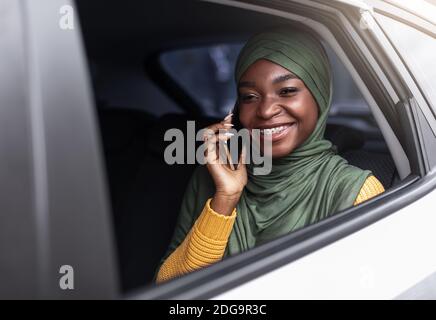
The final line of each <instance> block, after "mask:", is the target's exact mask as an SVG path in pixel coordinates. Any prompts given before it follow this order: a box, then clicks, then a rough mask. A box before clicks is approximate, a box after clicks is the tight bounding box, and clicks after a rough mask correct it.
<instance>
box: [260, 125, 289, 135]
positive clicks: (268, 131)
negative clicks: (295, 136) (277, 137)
mask: <svg viewBox="0 0 436 320" xmlns="http://www.w3.org/2000/svg"><path fill="white" fill-rule="evenodd" d="M286 128H287V126H280V127H275V128H269V129H260V133H261V134H266V135H271V134H275V133H279V132H282V131H283V130H285V129H286Z"/></svg>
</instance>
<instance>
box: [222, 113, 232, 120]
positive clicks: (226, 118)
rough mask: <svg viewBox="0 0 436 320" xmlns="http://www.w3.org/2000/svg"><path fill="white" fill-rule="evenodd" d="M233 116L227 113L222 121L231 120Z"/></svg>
mask: <svg viewBox="0 0 436 320" xmlns="http://www.w3.org/2000/svg"><path fill="white" fill-rule="evenodd" d="M232 116H233V113H229V114H228V115H227V116H226V117H225V118H224V120H228V119H229V118H231V117H232Z"/></svg>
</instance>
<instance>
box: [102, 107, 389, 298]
mask: <svg viewBox="0 0 436 320" xmlns="http://www.w3.org/2000/svg"><path fill="white" fill-rule="evenodd" d="M99 116H100V123H101V130H102V138H103V145H104V149H105V157H106V163H107V175H108V180H109V186H110V190H111V198H112V210H113V215H114V223H115V233H116V242H117V248H118V255H119V265H120V272H121V284H122V288H123V290H130V289H133V288H136V287H139V286H142V285H144V284H147V283H149V282H150V281H151V280H152V278H153V275H154V272H155V270H156V267H157V265H158V263H159V261H160V259H161V257H162V256H163V255H164V254H165V252H166V249H167V247H168V245H169V242H170V240H171V237H172V234H173V230H174V228H175V224H176V221H177V216H178V213H179V208H180V205H181V202H182V199H183V194H184V190H185V187H186V185H187V183H188V181H189V178H190V177H191V174H192V172H193V170H194V169H195V165H193V164H182V165H172V166H171V165H167V164H166V163H165V161H164V156H163V155H164V151H165V148H166V146H167V145H168V144H169V143H171V142H166V141H164V138H163V137H164V134H165V132H166V130H168V129H170V128H178V129H180V130H182V131H183V132H185V133H186V122H187V121H188V120H194V119H190V118H189V117H188V116H186V115H183V114H167V115H164V116H162V117H161V118H159V119H157V120H156V121H153V120H154V119H153V118H152V117H150V116H147V115H144V114H142V115H141V114H139V112H136V111H134V112H132V111H127V110H100V112H99ZM195 121H196V122H195V125H196V130H199V129H201V128H204V127H206V126H208V125H209V124H212V123H215V122H218V121H220V120H219V119H216V118H212V117H202V118H200V119H198V118H197V119H195ZM326 137H327V138H328V139H330V140H331V141H332V142H333V143H334V144H335V145H336V146H337V150H338V152H339V154H341V155H343V156H344V158H346V159H347V160H348V161H349V162H350V163H351V164H353V165H356V166H359V167H361V168H362V169H369V170H372V171H373V172H374V174H375V175H376V176H377V177H378V178H379V179H380V180H381V181H382V183H383V184H384V185H385V187H386V188H388V187H389V186H390V183H391V182H392V179H393V176H394V173H395V166H394V165H393V161H392V159H391V158H390V156H389V155H388V154H378V155H375V154H373V153H369V152H366V151H364V150H362V147H364V144H365V137H364V135H363V133H362V132H360V131H358V130H355V129H351V128H347V127H344V126H339V125H328V126H327V128H326ZM200 143H201V142H197V146H198V145H199V144H200Z"/></svg>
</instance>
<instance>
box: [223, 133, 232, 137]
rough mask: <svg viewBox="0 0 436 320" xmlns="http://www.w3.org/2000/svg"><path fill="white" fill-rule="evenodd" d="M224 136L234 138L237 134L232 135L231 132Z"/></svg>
mask: <svg viewBox="0 0 436 320" xmlns="http://www.w3.org/2000/svg"><path fill="white" fill-rule="evenodd" d="M224 135H225V136H226V137H233V136H234V135H235V134H234V133H231V132H225V133H224Z"/></svg>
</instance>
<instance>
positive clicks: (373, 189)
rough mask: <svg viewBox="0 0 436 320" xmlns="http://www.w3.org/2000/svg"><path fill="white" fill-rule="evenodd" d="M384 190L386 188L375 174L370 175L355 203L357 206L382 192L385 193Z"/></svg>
mask: <svg viewBox="0 0 436 320" xmlns="http://www.w3.org/2000/svg"><path fill="white" fill-rule="evenodd" d="M384 191H385V188H384V187H383V185H382V184H381V182H380V181H379V180H378V179H377V178H376V177H375V176H369V177H368V178H367V179H366V180H365V183H364V184H363V186H362V188H361V189H360V192H359V194H358V195H357V198H356V200H355V201H354V205H355V206H357V205H358V204H360V203H362V202H364V201H366V200H369V199H371V198H373V197H375V196H377V195H379V194H380V193H383V192H384Z"/></svg>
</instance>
